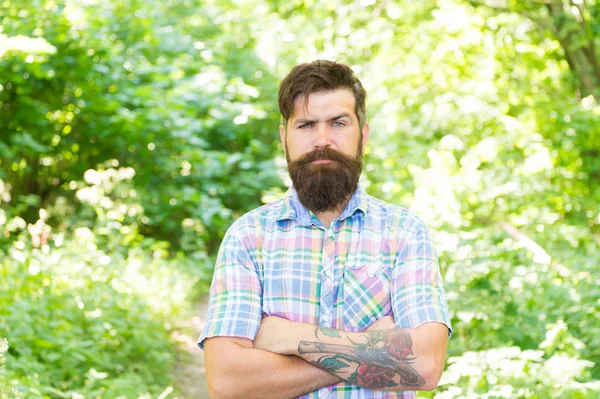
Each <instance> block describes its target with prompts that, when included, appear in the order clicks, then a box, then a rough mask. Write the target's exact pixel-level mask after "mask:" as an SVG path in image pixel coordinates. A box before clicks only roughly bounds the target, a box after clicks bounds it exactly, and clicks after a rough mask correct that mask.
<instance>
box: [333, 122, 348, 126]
mask: <svg viewBox="0 0 600 399" xmlns="http://www.w3.org/2000/svg"><path fill="white" fill-rule="evenodd" d="M333 126H338V127H341V126H345V125H344V122H340V121H337V122H333Z"/></svg>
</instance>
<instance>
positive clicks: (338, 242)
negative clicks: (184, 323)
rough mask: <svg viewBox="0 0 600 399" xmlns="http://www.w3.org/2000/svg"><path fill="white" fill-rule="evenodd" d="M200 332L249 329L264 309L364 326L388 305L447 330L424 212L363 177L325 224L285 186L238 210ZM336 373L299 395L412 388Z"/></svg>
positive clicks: (403, 318) (349, 327)
mask: <svg viewBox="0 0 600 399" xmlns="http://www.w3.org/2000/svg"><path fill="white" fill-rule="evenodd" d="M210 294H211V295H210V304H209V310H208V315H207V320H206V326H205V328H204V330H203V332H202V335H201V336H200V338H199V341H198V344H199V345H200V347H201V348H202V345H203V341H204V339H205V338H209V337H213V336H230V337H244V338H249V339H252V340H253V339H254V338H255V337H256V333H257V331H258V328H259V325H260V321H261V318H262V315H263V314H266V315H270V316H279V317H284V318H286V319H289V320H292V321H297V322H304V323H311V324H315V325H320V326H323V327H329V328H336V329H340V330H344V331H364V330H365V329H366V328H367V327H369V326H370V325H371V324H372V323H373V322H374V321H375V320H377V319H379V318H381V317H383V316H386V315H390V314H392V313H393V315H394V317H395V320H396V324H397V326H398V327H400V328H414V327H417V326H419V325H420V324H422V323H426V322H432V321H435V322H440V323H444V324H445V325H447V326H448V329H449V331H451V326H450V319H449V317H448V310H447V304H446V295H445V292H444V289H443V287H442V279H441V276H440V272H439V266H438V262H437V255H436V252H435V249H434V246H433V243H432V242H431V239H430V238H429V235H428V232H427V229H426V227H425V225H424V224H423V222H422V221H421V220H420V219H419V218H418V217H417V216H415V215H414V214H413V213H411V212H410V211H408V210H406V209H404V208H400V207H397V206H394V205H390V204H387V203H385V202H383V201H381V200H378V199H376V198H373V197H371V196H369V195H367V194H366V193H365V192H364V191H363V190H362V188H361V187H359V188H358V190H357V191H356V192H355V194H354V195H353V197H352V198H351V200H350V201H349V203H348V205H347V206H346V209H345V210H344V211H343V212H342V214H341V215H340V216H339V217H338V218H337V219H335V220H333V221H332V223H331V224H330V226H329V228H325V227H324V226H323V225H322V224H321V222H320V221H319V219H318V218H317V217H316V216H315V215H314V214H313V213H312V212H310V211H309V210H307V209H306V208H305V207H304V206H303V205H302V204H301V203H300V201H299V200H298V197H297V194H296V192H295V190H294V189H293V188H291V189H290V190H289V191H288V193H287V195H286V197H285V198H284V199H282V200H280V201H276V202H273V203H270V204H267V205H265V206H262V207H260V208H258V209H255V210H253V211H251V212H249V213H247V214H246V215H244V216H243V217H241V218H240V219H239V220H237V221H236V222H235V223H234V224H233V225H232V226H231V227H230V228H229V230H228V231H227V234H226V235H225V238H224V240H223V243H222V245H221V249H220V251H219V254H218V258H217V263H216V266H215V271H214V277H213V282H212V286H211V293H210ZM414 397H415V392H414V391H405V392H400V393H394V392H382V391H372V390H368V389H363V388H360V387H358V386H355V385H350V384H345V383H340V384H337V385H334V386H331V387H326V388H322V389H320V390H319V391H316V392H313V393H312V394H310V395H305V396H303V398H331V399H338V398H351V399H363V398H365V399H366V398H414Z"/></svg>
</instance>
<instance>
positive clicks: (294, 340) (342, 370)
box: [255, 320, 447, 391]
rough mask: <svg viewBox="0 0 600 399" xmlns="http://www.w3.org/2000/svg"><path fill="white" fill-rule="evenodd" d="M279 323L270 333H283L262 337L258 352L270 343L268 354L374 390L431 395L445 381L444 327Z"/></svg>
mask: <svg viewBox="0 0 600 399" xmlns="http://www.w3.org/2000/svg"><path fill="white" fill-rule="evenodd" d="M264 322H265V320H263V323H264ZM276 323H279V324H280V325H278V326H277V327H278V328H276V329H273V328H271V329H270V330H271V331H274V330H276V331H278V332H277V333H275V334H271V335H270V336H269V337H268V340H267V339H265V340H263V339H262V338H261V337H260V336H259V339H258V344H259V345H258V347H261V345H263V344H264V343H265V342H267V345H268V347H266V348H265V349H267V350H271V351H273V352H276V353H282V354H288V355H296V356H299V357H302V358H303V359H305V360H306V361H309V362H311V363H312V364H314V365H315V366H317V367H319V368H322V369H323V370H326V371H328V372H329V373H332V374H334V375H336V376H338V377H340V378H342V379H344V380H345V381H347V382H348V383H351V384H355V385H359V386H361V387H364V388H369V389H374V390H393V391H398V390H415V389H419V390H431V389H433V388H435V387H436V386H437V383H438V381H439V378H440V376H441V371H442V369H443V363H444V358H445V352H446V337H445V336H444V335H442V334H447V329H446V330H445V331H444V329H445V326H443V325H441V324H438V325H437V326H428V327H424V326H421V327H423V328H421V327H419V329H415V330H408V329H392V330H385V331H368V332H364V333H348V332H345V331H340V330H332V329H325V328H321V327H318V326H317V327H315V326H313V325H309V324H304V323H293V324H292V325H289V324H286V323H290V322H289V321H279V320H276ZM432 324H437V323H432ZM261 328H262V327H261ZM259 335H260V332H259ZM255 343H256V341H255Z"/></svg>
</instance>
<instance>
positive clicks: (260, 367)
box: [205, 338, 341, 399]
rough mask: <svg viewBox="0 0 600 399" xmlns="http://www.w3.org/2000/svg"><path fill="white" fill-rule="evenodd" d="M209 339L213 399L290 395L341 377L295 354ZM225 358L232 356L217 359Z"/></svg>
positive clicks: (207, 361) (287, 398)
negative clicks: (222, 360) (225, 361)
mask: <svg viewBox="0 0 600 399" xmlns="http://www.w3.org/2000/svg"><path fill="white" fill-rule="evenodd" d="M211 340H213V342H211ZM211 340H207V342H206V344H205V348H206V352H207V353H206V356H205V359H206V368H207V370H206V375H207V381H208V385H209V390H210V393H211V395H210V396H211V398H213V399H218V398H228V399H229V398H238V397H239V398H242V397H243V398H256V399H259V398H269V399H270V398H281V399H289V398H294V397H298V396H302V395H304V394H306V393H310V392H313V391H316V390H317V389H319V388H322V387H325V386H329V385H332V384H336V383H338V382H340V381H341V378H339V377H337V376H335V375H332V374H330V373H327V372H326V371H324V370H322V369H319V368H317V367H315V366H316V365H312V364H310V363H307V362H306V361H305V360H303V359H301V358H299V357H296V356H286V355H280V354H275V353H271V352H267V351H264V350H261V349H255V348H252V347H251V346H245V347H244V346H240V345H239V344H237V343H234V342H227V341H223V339H221V338H216V339H215V338H213V339H211ZM214 340H221V342H218V341H217V342H215V341H214ZM224 358H228V359H234V360H233V361H231V362H227V363H221V362H219V361H218V359H224Z"/></svg>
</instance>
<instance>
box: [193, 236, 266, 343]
mask: <svg viewBox="0 0 600 399" xmlns="http://www.w3.org/2000/svg"><path fill="white" fill-rule="evenodd" d="M261 298H262V285H261V283H260V278H259V274H258V271H257V267H256V264H255V262H254V261H253V259H252V257H251V256H250V254H249V251H248V249H247V248H246V247H245V246H244V245H243V243H242V241H241V240H240V239H239V238H237V237H236V236H235V235H234V234H231V233H230V232H229V231H228V232H227V234H226V235H225V238H224V239H223V242H222V243H221V247H220V249H219V253H218V255H217V262H216V264H215V270H214V274H213V280H212V284H211V287H210V301H209V305H208V312H207V316H206V325H205V326H204V329H203V330H202V333H201V335H200V337H199V338H198V346H199V347H200V349H202V350H204V340H205V339H206V338H210V337H215V336H224V337H241V338H248V339H251V340H254V339H255V338H256V334H257V332H258V328H259V326H260V321H261V319H262V299H261Z"/></svg>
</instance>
